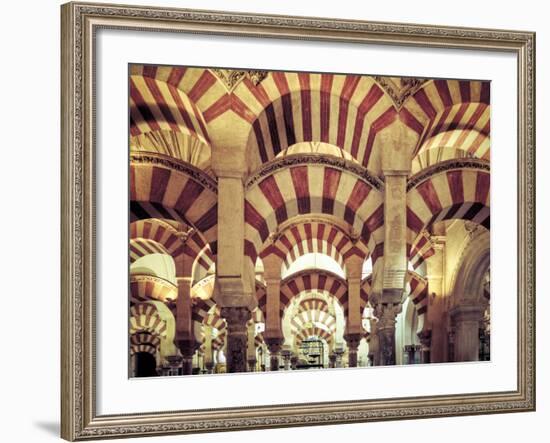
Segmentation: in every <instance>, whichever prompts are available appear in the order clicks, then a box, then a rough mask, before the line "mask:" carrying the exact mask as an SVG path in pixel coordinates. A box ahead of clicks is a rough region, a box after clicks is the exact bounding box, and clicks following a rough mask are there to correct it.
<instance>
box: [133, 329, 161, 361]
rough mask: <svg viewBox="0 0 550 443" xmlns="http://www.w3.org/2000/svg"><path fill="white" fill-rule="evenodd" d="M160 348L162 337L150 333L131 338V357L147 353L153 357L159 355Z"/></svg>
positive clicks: (141, 333)
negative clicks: (139, 353)
mask: <svg viewBox="0 0 550 443" xmlns="http://www.w3.org/2000/svg"><path fill="white" fill-rule="evenodd" d="M159 346H160V337H159V336H158V335H153V334H150V333H148V332H138V333H135V334H132V335H131V336H130V355H133V354H137V353H138V352H147V353H149V354H151V355H153V356H156V355H157V350H158V348H159Z"/></svg>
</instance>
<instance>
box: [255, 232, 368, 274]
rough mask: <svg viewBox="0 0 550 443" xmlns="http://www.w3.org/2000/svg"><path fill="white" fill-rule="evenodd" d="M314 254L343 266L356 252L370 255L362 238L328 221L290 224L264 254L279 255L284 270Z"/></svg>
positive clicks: (262, 255) (360, 254)
mask: <svg viewBox="0 0 550 443" xmlns="http://www.w3.org/2000/svg"><path fill="white" fill-rule="evenodd" d="M310 253H319V254H325V255H328V256H329V257H331V258H333V259H334V261H336V263H338V264H339V265H340V267H342V269H343V268H344V260H345V259H346V258H348V257H349V256H351V255H354V254H355V255H358V256H360V257H363V258H366V257H367V256H368V255H369V251H368V248H367V246H366V245H365V244H364V243H363V242H362V241H361V240H360V239H359V240H357V241H353V240H352V239H351V238H350V236H349V234H348V233H346V232H345V231H344V230H343V229H342V228H340V227H339V226H336V225H334V224H329V223H328V222H324V221H307V222H299V223H296V224H292V225H290V226H289V227H287V228H286V229H285V230H284V231H283V232H282V233H281V234H280V235H279V236H278V237H277V240H276V241H275V242H274V243H273V244H271V245H269V246H268V247H267V248H265V249H264V250H263V251H262V253H261V254H260V257H261V258H264V257H266V256H267V255H269V254H276V255H277V256H279V257H281V258H282V259H283V269H288V267H290V265H291V264H292V263H293V262H294V261H296V260H297V259H298V258H299V257H301V256H302V255H305V254H310Z"/></svg>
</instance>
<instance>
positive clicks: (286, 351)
mask: <svg viewBox="0 0 550 443" xmlns="http://www.w3.org/2000/svg"><path fill="white" fill-rule="evenodd" d="M281 356H282V357H283V366H284V369H285V371H290V357H291V356H292V352H291V351H290V350H289V349H283V350H282V351H281Z"/></svg>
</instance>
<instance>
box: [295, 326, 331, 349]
mask: <svg viewBox="0 0 550 443" xmlns="http://www.w3.org/2000/svg"><path fill="white" fill-rule="evenodd" d="M310 337H318V338H321V339H323V340H325V341H326V342H327V343H328V344H329V345H331V344H332V342H333V340H334V334H333V332H332V331H331V330H330V329H324V328H322V327H320V326H318V325H313V326H310V327H307V328H304V329H301V330H300V331H299V332H298V333H297V334H296V338H295V340H296V345H297V346H300V344H301V343H302V342H303V341H304V340H307V339H308V338H310Z"/></svg>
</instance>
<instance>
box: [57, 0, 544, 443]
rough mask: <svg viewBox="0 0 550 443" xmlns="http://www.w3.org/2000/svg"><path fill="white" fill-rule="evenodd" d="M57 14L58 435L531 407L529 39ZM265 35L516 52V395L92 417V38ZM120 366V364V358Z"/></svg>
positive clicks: (489, 33)
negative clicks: (106, 34) (102, 32)
mask: <svg viewBox="0 0 550 443" xmlns="http://www.w3.org/2000/svg"><path fill="white" fill-rule="evenodd" d="M61 17H62V41H61V47H62V60H61V67H62V69H61V72H62V115H61V121H62V128H61V135H62V177H61V185H62V196H61V198H62V208H61V220H62V226H61V234H62V235H61V238H62V257H61V259H62V276H61V281H62V303H61V318H62V325H61V349H62V364H61V386H62V387H61V411H62V413H61V417H62V423H61V436H62V437H63V438H64V439H66V440H69V441H76V440H87V439H97V438H108V437H130V436H146V435H164V434H180V433H197V432H216V431H227V430H242V429H265V428H273V427H284V426H308V425H320V424H337V423H353V422H367V421H380V420H397V419H404V418H426V417H444V416H460V415H474V414H490V413H505V412H521V411H534V410H535V35H534V33H531V32H523V31H503V30H491V29H471V28H453V27H442V26H432V25H414V24H402V23H399V24H397V23H379V22H362V21H352V20H337V19H326V18H307V17H288V16H268V15H258V14H248V13H227V12H217V11H197V10H184V9H169V8H155V7H132V6H122V5H106V4H91V3H78V2H76V3H68V4H65V5H63V6H62V8H61ZM99 29H111V30H119V31H121V32H123V31H147V32H150V31H154V32H160V33H166V32H170V33H174V32H177V33H184V34H189V35H216V36H223V37H224V38H231V37H262V38H272V39H284V40H288V41H292V40H306V41H316V42H331V43H350V42H354V43H358V44H377V45H390V46H392V45H393V46H401V47H403V46H407V47H417V48H418V47H421V48H430V49H431V48H433V49H436V48H437V49H472V50H478V51H488V52H496V53H511V54H514V55H515V56H516V57H517V78H518V84H517V115H518V133H517V141H518V143H517V159H518V170H517V207H518V213H517V226H518V232H517V282H518V285H517V338H518V340H517V342H518V346H517V389H515V390H506V391H502V392H501V391H497V392H478V393H462V394H453V395H427V396H419V397H418V396H415V397H396V398H385V399H368V400H345V401H330V402H321V403H319V402H316V403H299V404H278V405H266V406H250V407H223V408H216V407H212V408H208V409H196V410H182V411H173V410H166V411H156V412H155V411H152V412H148V413H133V412H132V411H125V412H124V413H120V414H111V415H98V413H97V389H96V388H97V385H96V375H97V374H96V347H97V346H98V343H97V340H96V322H97V317H96V307H97V306H96V250H97V248H98V245H97V241H98V240H97V237H96V224H95V217H96V205H97V201H96V191H95V189H96V184H97V180H98V176H97V170H96V150H95V149H96V148H95V143H96V138H95V137H96V128H95V118H96V108H95V88H96V81H97V79H96V71H95V56H96V49H97V48H96V39H95V37H96V32H97V31H98V30H99ZM121 364H122V362H121Z"/></svg>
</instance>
